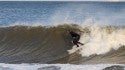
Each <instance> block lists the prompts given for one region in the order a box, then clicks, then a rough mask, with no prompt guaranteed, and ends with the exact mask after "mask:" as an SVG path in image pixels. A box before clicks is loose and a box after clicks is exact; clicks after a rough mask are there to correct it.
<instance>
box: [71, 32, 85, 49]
mask: <svg viewBox="0 0 125 70" xmlns="http://www.w3.org/2000/svg"><path fill="white" fill-rule="evenodd" d="M70 35H71V36H72V37H73V44H74V45H77V47H79V45H78V44H81V45H83V44H82V43H80V42H78V41H79V39H80V35H79V34H77V33H75V32H73V31H70Z"/></svg>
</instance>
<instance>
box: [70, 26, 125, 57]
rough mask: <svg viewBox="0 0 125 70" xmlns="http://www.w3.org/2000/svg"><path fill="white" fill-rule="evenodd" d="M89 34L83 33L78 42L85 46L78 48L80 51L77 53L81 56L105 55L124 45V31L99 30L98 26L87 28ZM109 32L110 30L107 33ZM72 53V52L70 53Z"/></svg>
mask: <svg viewBox="0 0 125 70" xmlns="http://www.w3.org/2000/svg"><path fill="white" fill-rule="evenodd" d="M89 30H90V31H91V33H90V34H87V33H84V34H83V35H82V36H81V39H80V42H82V43H85V45H83V46H80V47H82V50H81V51H80V52H79V54H81V55H82V56H90V55H93V54H97V55H100V54H105V53H107V52H109V51H110V50H111V49H114V50H117V49H118V48H119V47H121V46H122V45H125V29H123V28H121V29H115V28H110V29H108V28H101V27H99V26H92V27H89ZM109 30H112V31H111V32H110V33H109ZM71 52H72V51H71Z"/></svg>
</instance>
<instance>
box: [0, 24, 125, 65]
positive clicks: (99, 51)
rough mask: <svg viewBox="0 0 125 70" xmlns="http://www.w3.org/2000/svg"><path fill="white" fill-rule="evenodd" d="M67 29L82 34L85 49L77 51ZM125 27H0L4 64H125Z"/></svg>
mask: <svg viewBox="0 0 125 70" xmlns="http://www.w3.org/2000/svg"><path fill="white" fill-rule="evenodd" d="M67 30H72V31H75V32H77V33H79V34H81V39H80V42H82V43H84V44H85V45H83V46H80V47H81V50H79V51H75V52H74V53H72V54H69V53H70V52H68V50H71V51H74V48H72V47H73V44H72V43H71V40H72V38H71V37H70V35H69V34H68V32H67ZM124 45H125V28H124V27H115V26H104V27H101V26H84V27H82V26H78V25H59V26H53V27H42V26H39V27H29V26H13V27H3V28H0V62H1V63H75V64H87V63H88V64H89V63H91V64H92V63H93V64H94V63H125V61H124V58H125V57H124V55H125V51H124V50H125V47H124Z"/></svg>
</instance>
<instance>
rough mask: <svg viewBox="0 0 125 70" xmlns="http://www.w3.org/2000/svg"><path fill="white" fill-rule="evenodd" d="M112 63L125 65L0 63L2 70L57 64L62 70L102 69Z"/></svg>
mask: <svg viewBox="0 0 125 70" xmlns="http://www.w3.org/2000/svg"><path fill="white" fill-rule="evenodd" d="M112 65H119V66H125V65H123V64H95V65H72V64H4V63H0V70H4V69H7V70H38V68H42V67H48V66H55V67H60V70H102V69H104V68H105V67H109V66H112Z"/></svg>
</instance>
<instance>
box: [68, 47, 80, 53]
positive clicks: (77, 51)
mask: <svg viewBox="0 0 125 70" xmlns="http://www.w3.org/2000/svg"><path fill="white" fill-rule="evenodd" d="M80 50H82V47H77V46H73V48H72V49H70V50H67V51H68V52H69V54H72V53H75V52H76V53H79V52H80Z"/></svg>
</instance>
